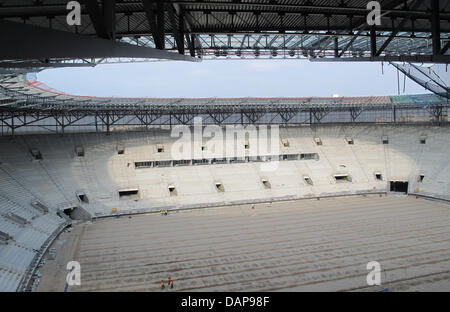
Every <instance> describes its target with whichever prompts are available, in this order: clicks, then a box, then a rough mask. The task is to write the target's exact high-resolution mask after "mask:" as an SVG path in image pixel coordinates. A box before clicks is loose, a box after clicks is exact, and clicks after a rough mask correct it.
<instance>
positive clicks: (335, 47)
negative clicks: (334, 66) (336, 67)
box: [334, 37, 339, 58]
mask: <svg viewBox="0 0 450 312" xmlns="http://www.w3.org/2000/svg"><path fill="white" fill-rule="evenodd" d="M334 57H336V58H338V57H339V39H338V37H334Z"/></svg>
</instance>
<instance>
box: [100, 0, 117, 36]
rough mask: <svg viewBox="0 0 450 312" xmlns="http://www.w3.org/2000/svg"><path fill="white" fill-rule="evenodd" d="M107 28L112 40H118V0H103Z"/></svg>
mask: <svg viewBox="0 0 450 312" xmlns="http://www.w3.org/2000/svg"><path fill="white" fill-rule="evenodd" d="M102 7H103V18H104V23H105V30H106V32H107V34H108V37H109V38H110V39H111V40H116V0H103V1H102Z"/></svg>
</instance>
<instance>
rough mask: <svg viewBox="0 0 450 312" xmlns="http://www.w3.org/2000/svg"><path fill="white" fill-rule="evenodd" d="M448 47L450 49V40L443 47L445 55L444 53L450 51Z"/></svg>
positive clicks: (442, 51)
mask: <svg viewBox="0 0 450 312" xmlns="http://www.w3.org/2000/svg"><path fill="white" fill-rule="evenodd" d="M448 49H450V40H449V41H447V43H446V44H445V46H444V47H443V48H442V50H441V54H442V55H444V54H445V53H446V52H447V51H448Z"/></svg>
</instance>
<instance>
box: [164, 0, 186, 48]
mask: <svg viewBox="0 0 450 312" xmlns="http://www.w3.org/2000/svg"><path fill="white" fill-rule="evenodd" d="M168 10H169V18H170V22H171V24H172V34H173V36H174V38H175V42H176V45H177V50H178V53H180V54H184V18H183V15H182V14H180V13H178V20H177V16H176V14H175V13H176V12H175V9H174V7H173V6H172V5H169V6H168ZM177 22H178V23H177Z"/></svg>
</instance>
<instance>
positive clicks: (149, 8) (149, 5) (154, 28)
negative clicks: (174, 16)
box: [142, 0, 165, 50]
mask: <svg viewBox="0 0 450 312" xmlns="http://www.w3.org/2000/svg"><path fill="white" fill-rule="evenodd" d="M142 3H143V4H144V9H145V14H146V16H147V20H148V24H149V26H150V30H151V32H152V36H153V40H154V42H155V46H156V48H157V49H160V50H163V49H164V46H165V42H164V3H163V2H162V1H161V0H157V1H152V0H142ZM155 4H156V9H155Z"/></svg>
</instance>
